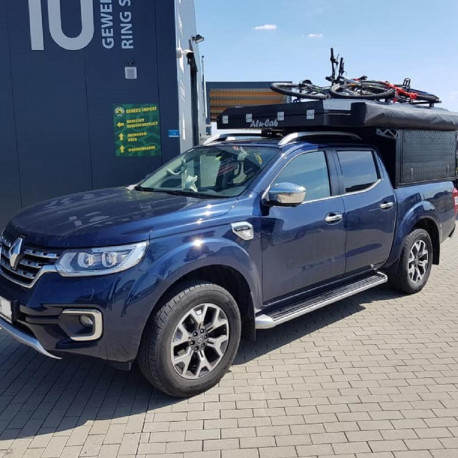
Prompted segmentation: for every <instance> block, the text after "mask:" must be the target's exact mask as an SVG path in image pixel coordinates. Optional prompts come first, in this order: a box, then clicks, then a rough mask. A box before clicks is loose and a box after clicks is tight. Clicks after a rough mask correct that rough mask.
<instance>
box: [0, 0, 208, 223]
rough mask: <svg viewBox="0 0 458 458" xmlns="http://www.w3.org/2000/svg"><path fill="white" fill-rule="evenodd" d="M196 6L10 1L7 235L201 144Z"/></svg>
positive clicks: (1, 166)
mask: <svg viewBox="0 0 458 458" xmlns="http://www.w3.org/2000/svg"><path fill="white" fill-rule="evenodd" d="M196 35H197V30H196V24H195V13H194V2H193V0H175V1H167V2H164V1H161V0H28V1H25V0H21V1H17V0H5V1H3V2H0V57H1V60H2V65H1V66H0V101H1V104H0V138H2V146H1V148H0V230H1V228H3V227H4V225H5V224H6V222H7V221H8V220H9V218H10V217H11V216H12V215H13V214H14V213H15V212H16V211H18V210H19V209H21V208H23V207H25V206H28V205H31V204H33V203H35V202H38V201H42V200H45V199H49V198H52V197H55V196H60V195H65V194H70V193H74V192H79V191H86V190H90V189H96V188H104V187H110V186H116V185H127V184H131V183H135V182H137V181H138V180H140V179H141V178H142V177H143V176H145V175H147V174H148V173H151V172H152V171H153V170H154V169H156V168H157V167H158V166H160V165H161V164H163V163H164V162H166V161H168V160H169V159H171V158H172V157H173V156H175V155H177V154H179V153H180V152H182V151H183V150H185V149H187V148H189V147H191V146H192V145H193V144H194V143H198V142H199V141H200V139H201V137H202V136H203V135H204V133H205V113H204V109H203V108H204V95H203V89H202V88H203V86H202V83H201V81H202V75H201V72H200V58H199V53H198V45H197V43H196V41H198V40H196V38H195V37H196Z"/></svg>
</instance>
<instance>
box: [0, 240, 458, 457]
mask: <svg viewBox="0 0 458 458" xmlns="http://www.w3.org/2000/svg"><path fill="white" fill-rule="evenodd" d="M457 268H458V237H456V238H453V239H451V240H448V241H447V242H446V243H445V244H444V245H442V264H441V266H440V267H435V268H434V270H433V273H432V276H431V279H430V282H429V284H428V286H427V287H426V289H425V290H424V291H423V292H422V293H420V294H418V295H414V296H401V295H398V294H396V293H393V292H392V291H391V290H390V289H389V288H388V287H380V288H377V289H374V290H371V291H368V292H366V293H363V294H360V295H359V296H356V297H353V298H350V299H347V300H345V301H342V302H340V303H338V304H335V305H331V306H329V307H327V308H325V309H322V310H319V311H317V312H314V313H312V314H310V315H307V316H305V317H303V318H300V319H297V320H295V321H293V322H290V323H287V324H285V325H283V326H281V327H279V328H276V329H273V330H269V331H263V332H259V336H258V341H257V342H256V343H255V344H253V343H249V342H243V343H242V347H241V349H240V351H239V354H238V357H237V360H236V362H235V364H234V366H233V367H232V369H231V371H230V373H228V374H227V375H226V377H224V379H223V380H222V381H221V383H220V384H219V385H218V386H217V387H216V388H214V389H212V390H211V391H209V392H208V393H206V394H204V395H201V396H198V397H195V398H193V399H189V400H175V399H171V398H169V397H167V396H164V395H162V394H161V393H159V392H157V391H156V390H154V389H152V388H151V387H150V386H148V384H147V383H146V382H145V381H144V380H143V378H142V377H141V375H140V374H139V373H138V371H137V370H134V371H132V372H130V373H128V372H120V371H116V370H114V369H112V368H111V367H109V366H108V365H105V364H103V363H100V362H94V361H88V360H84V359H78V358H75V359H70V360H65V361H54V360H51V359H47V358H45V357H42V356H41V355H39V354H37V353H35V352H34V351H33V350H31V349H28V348H27V347H24V346H21V345H20V344H18V343H16V342H15V341H14V340H12V339H11V338H9V337H8V336H6V335H5V333H4V332H2V331H0V432H1V435H0V457H2V456H4V457H8V458H11V457H22V456H24V457H25V456H27V457H47V458H51V457H65V458H70V457H80V456H81V457H90V456H101V457H115V456H126V457H127V456H137V457H155V458H157V457H159V456H163V457H169V458H172V457H173V458H242V457H243V458H245V457H246V458H251V457H253V458H274V457H278V458H286V457H296V456H300V457H323V458H324V457H328V456H338V457H340V458H344V457H345V458H370V457H373V458H423V457H430V458H431V457H433V458H442V457H443V458H445V457H450V458H457V457H458V275H457Z"/></svg>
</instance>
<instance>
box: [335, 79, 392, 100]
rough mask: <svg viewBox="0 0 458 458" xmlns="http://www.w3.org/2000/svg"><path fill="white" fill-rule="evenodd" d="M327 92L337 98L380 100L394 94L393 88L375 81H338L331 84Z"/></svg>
mask: <svg viewBox="0 0 458 458" xmlns="http://www.w3.org/2000/svg"><path fill="white" fill-rule="evenodd" d="M329 92H330V94H331V96H332V97H336V98H339V99H346V98H348V99H366V100H381V99H389V98H391V97H393V96H394V94H395V91H394V89H391V88H387V87H386V86H384V85H381V84H377V83H375V82H367V81H361V82H355V83H338V84H334V85H333V86H331V88H330V89H329Z"/></svg>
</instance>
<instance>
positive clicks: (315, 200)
mask: <svg viewBox="0 0 458 458" xmlns="http://www.w3.org/2000/svg"><path fill="white" fill-rule="evenodd" d="M310 153H323V154H324V157H325V160H326V169H327V171H328V182H329V190H331V180H330V177H329V164H328V160H327V157H326V151H325V150H321V149H317V150H311V151H304V152H302V153H300V154H298V155H297V156H294V157H292V158H290V159H289V161H288V162H287V163H286V164H285V165H284V166H283V167H282V169H281V170H280V171H279V172H278V173H277V175H275V178H274V179H273V180H272V181H271V182H270V184H269V186H268V187H267V189H266V190H265V191H264V192H263V193H262V196H261V200H265V199H266V197H267V195H268V194H269V191H270V188H271V187H272V185H273V184H274V182H275V180H276V179H277V178H278V177H279V176H280V175H281V173H282V172H283V170H285V168H286V167H288V165H289V164H291V162H293V161H294V159H297V158H298V157H301V156H305V155H306V154H310ZM336 197H341V196H328V197H322V198H321V199H314V200H306V201H305V202H302V203H301V204H300V205H297V206H296V207H291V208H297V207H301V206H302V205H305V204H310V203H313V202H321V201H322V200H329V199H335V198H336ZM306 198H307V196H306Z"/></svg>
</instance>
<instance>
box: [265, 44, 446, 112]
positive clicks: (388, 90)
mask: <svg viewBox="0 0 458 458" xmlns="http://www.w3.org/2000/svg"><path fill="white" fill-rule="evenodd" d="M330 60H331V75H330V76H328V77H326V80H327V81H329V82H330V85H329V86H318V85H316V84H313V83H312V82H311V81H310V80H304V81H301V82H300V83H298V84H295V83H272V85H271V89H272V90H273V91H275V92H279V93H280V94H284V95H289V96H291V97H295V98H296V101H299V100H300V99H315V100H324V99H328V98H352V99H365V100H385V101H389V102H399V103H429V104H434V103H440V100H439V97H437V96H436V95H434V94H430V93H428V92H425V91H420V90H417V89H412V88H411V86H410V83H411V81H410V79H409V78H406V79H405V80H404V82H403V83H402V84H393V83H390V82H388V81H378V80H368V79H367V76H365V75H364V76H361V77H359V78H353V79H352V78H347V77H346V76H345V74H346V72H345V62H344V59H343V57H340V58H339V56H337V57H336V56H335V54H334V49H333V48H331V59H330Z"/></svg>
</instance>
